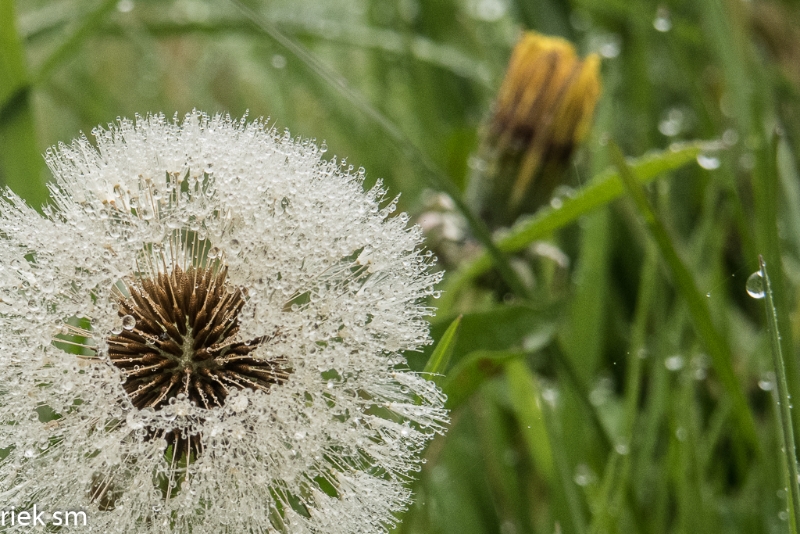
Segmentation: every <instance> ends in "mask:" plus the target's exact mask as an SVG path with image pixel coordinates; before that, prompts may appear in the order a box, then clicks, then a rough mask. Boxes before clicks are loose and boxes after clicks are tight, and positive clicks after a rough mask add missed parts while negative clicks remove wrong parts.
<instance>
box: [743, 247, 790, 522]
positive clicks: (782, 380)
mask: <svg viewBox="0 0 800 534" xmlns="http://www.w3.org/2000/svg"><path fill="white" fill-rule="evenodd" d="M758 263H759V266H760V269H761V270H760V271H759V273H760V275H761V283H762V287H761V288H754V289H755V292H753V293H751V295H752V296H755V297H758V298H764V306H765V308H766V312H767V329H768V330H769V339H770V344H771V346H772V359H773V363H774V365H775V378H776V379H777V380H776V382H777V386H778V390H777V392H776V395H777V397H776V401H777V404H778V415H779V420H780V424H779V425H778V433H779V435H780V438H781V441H782V442H783V447H782V449H783V454H784V456H783V458H784V462H785V469H786V487H787V490H788V492H789V495H790V496H791V498H789V499H787V505H788V508H789V526H790V528H791V532H792V534H797V533H798V522H799V521H800V518H798V516H797V514H798V513H800V485H798V483H800V474H799V473H798V468H797V451H796V448H795V442H794V427H793V424H792V399H791V395H790V393H789V385H788V381H787V380H786V365H785V362H784V358H783V350H781V335H780V330H779V329H778V312H777V310H776V309H775V302H774V298H773V295H772V286H771V285H770V280H769V275H768V274H767V265H766V263H764V258H763V257H761V256H759V258H758ZM749 282H750V281H749V280H748V283H749ZM759 289H760V290H761V291H762V292H763V295H761V293H759V292H758V291H759ZM748 292H750V289H748Z"/></svg>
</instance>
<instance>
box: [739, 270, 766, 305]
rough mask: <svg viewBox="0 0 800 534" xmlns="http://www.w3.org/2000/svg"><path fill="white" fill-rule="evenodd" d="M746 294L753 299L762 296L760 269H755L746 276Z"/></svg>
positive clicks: (762, 279)
mask: <svg viewBox="0 0 800 534" xmlns="http://www.w3.org/2000/svg"><path fill="white" fill-rule="evenodd" d="M744 287H745V289H746V290H747V294H748V295H750V296H751V297H753V298H754V299H763V298H764V294H765V293H764V277H763V276H761V271H756V272H754V273H753V274H751V275H750V276H749V277H748V278H747V282H746V283H745V286H744Z"/></svg>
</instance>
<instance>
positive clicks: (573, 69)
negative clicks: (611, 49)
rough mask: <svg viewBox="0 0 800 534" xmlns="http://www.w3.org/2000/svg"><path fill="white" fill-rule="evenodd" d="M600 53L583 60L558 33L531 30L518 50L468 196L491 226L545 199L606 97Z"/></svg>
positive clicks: (506, 222) (502, 223)
mask: <svg viewBox="0 0 800 534" xmlns="http://www.w3.org/2000/svg"><path fill="white" fill-rule="evenodd" d="M599 70H600V58H599V57H598V56H597V55H596V54H591V55H589V56H588V57H587V58H586V59H584V60H581V59H579V58H578V57H577V55H576V53H575V47H574V46H573V45H572V44H571V43H570V42H568V41H566V40H564V39H561V38H558V37H548V36H544V35H540V34H537V33H534V32H526V33H525V34H524V35H523V36H522V37H521V38H520V40H519V41H518V42H517V44H516V46H515V47H514V51H513V53H512V55H511V61H510V62H509V65H508V70H507V72H506V76H505V79H504V80H503V84H502V86H501V87H500V91H499V92H498V96H497V101H496V103H495V108H494V112H493V115H492V118H491V121H490V122H489V124H488V128H487V130H486V132H485V136H484V140H483V146H482V148H481V155H482V157H483V159H484V160H485V161H486V163H487V165H486V166H484V168H483V169H482V173H481V174H480V175H476V176H474V177H473V179H472V183H471V184H470V188H471V191H470V198H471V200H472V201H473V203H474V204H475V205H476V206H477V208H478V210H479V211H480V213H481V215H482V216H483V217H484V218H485V219H486V220H487V222H488V223H489V224H490V225H491V226H493V227H497V226H507V225H510V224H512V223H513V222H514V221H515V220H516V219H517V217H519V216H520V215H521V214H523V213H531V212H533V211H534V210H535V209H537V208H538V207H539V206H540V205H541V204H543V203H545V202H547V201H548V200H549V198H550V195H551V194H552V191H553V189H554V188H555V186H556V185H558V183H559V182H560V181H561V176H562V174H563V170H564V168H565V167H566V164H567V162H568V161H569V158H570V156H571V154H572V151H573V149H574V148H575V146H576V145H578V144H579V143H580V142H581V141H582V140H583V138H584V137H585V136H586V134H587V133H588V131H589V129H590V127H591V124H592V115H593V113H594V108H595V105H596V104H597V99H598V97H599V95H600V78H599Z"/></svg>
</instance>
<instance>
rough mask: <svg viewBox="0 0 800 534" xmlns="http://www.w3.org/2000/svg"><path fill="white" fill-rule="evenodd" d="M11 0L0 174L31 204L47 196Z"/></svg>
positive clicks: (0, 74) (4, 1)
mask: <svg viewBox="0 0 800 534" xmlns="http://www.w3.org/2000/svg"><path fill="white" fill-rule="evenodd" d="M14 11H15V10H14V2H13V1H12V0H0V80H2V82H0V177H2V180H3V183H4V184H5V185H7V186H9V187H11V188H12V189H13V190H14V191H15V192H16V193H17V194H18V195H20V196H21V197H22V198H24V199H25V200H27V201H28V202H29V203H30V204H31V205H32V206H37V207H38V206H41V205H42V204H43V203H44V202H45V200H46V199H47V197H48V193H47V189H46V188H45V186H44V180H43V177H42V171H43V169H44V160H43V159H42V156H41V153H40V152H39V146H38V144H37V141H36V129H35V123H34V118H33V112H32V109H31V104H30V94H29V92H28V87H29V86H28V78H27V73H26V69H25V55H24V51H23V48H22V42H21V39H20V38H19V35H18V33H17V28H16V15H15V12H14Z"/></svg>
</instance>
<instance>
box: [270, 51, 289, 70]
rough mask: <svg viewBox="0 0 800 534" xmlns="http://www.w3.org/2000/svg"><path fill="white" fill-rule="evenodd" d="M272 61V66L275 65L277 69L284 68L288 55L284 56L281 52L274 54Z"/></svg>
mask: <svg viewBox="0 0 800 534" xmlns="http://www.w3.org/2000/svg"><path fill="white" fill-rule="evenodd" d="M271 63H272V66H273V67H275V68H276V69H282V68H284V67H285V66H286V56H283V55H281V54H275V55H274V56H272V61H271Z"/></svg>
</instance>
